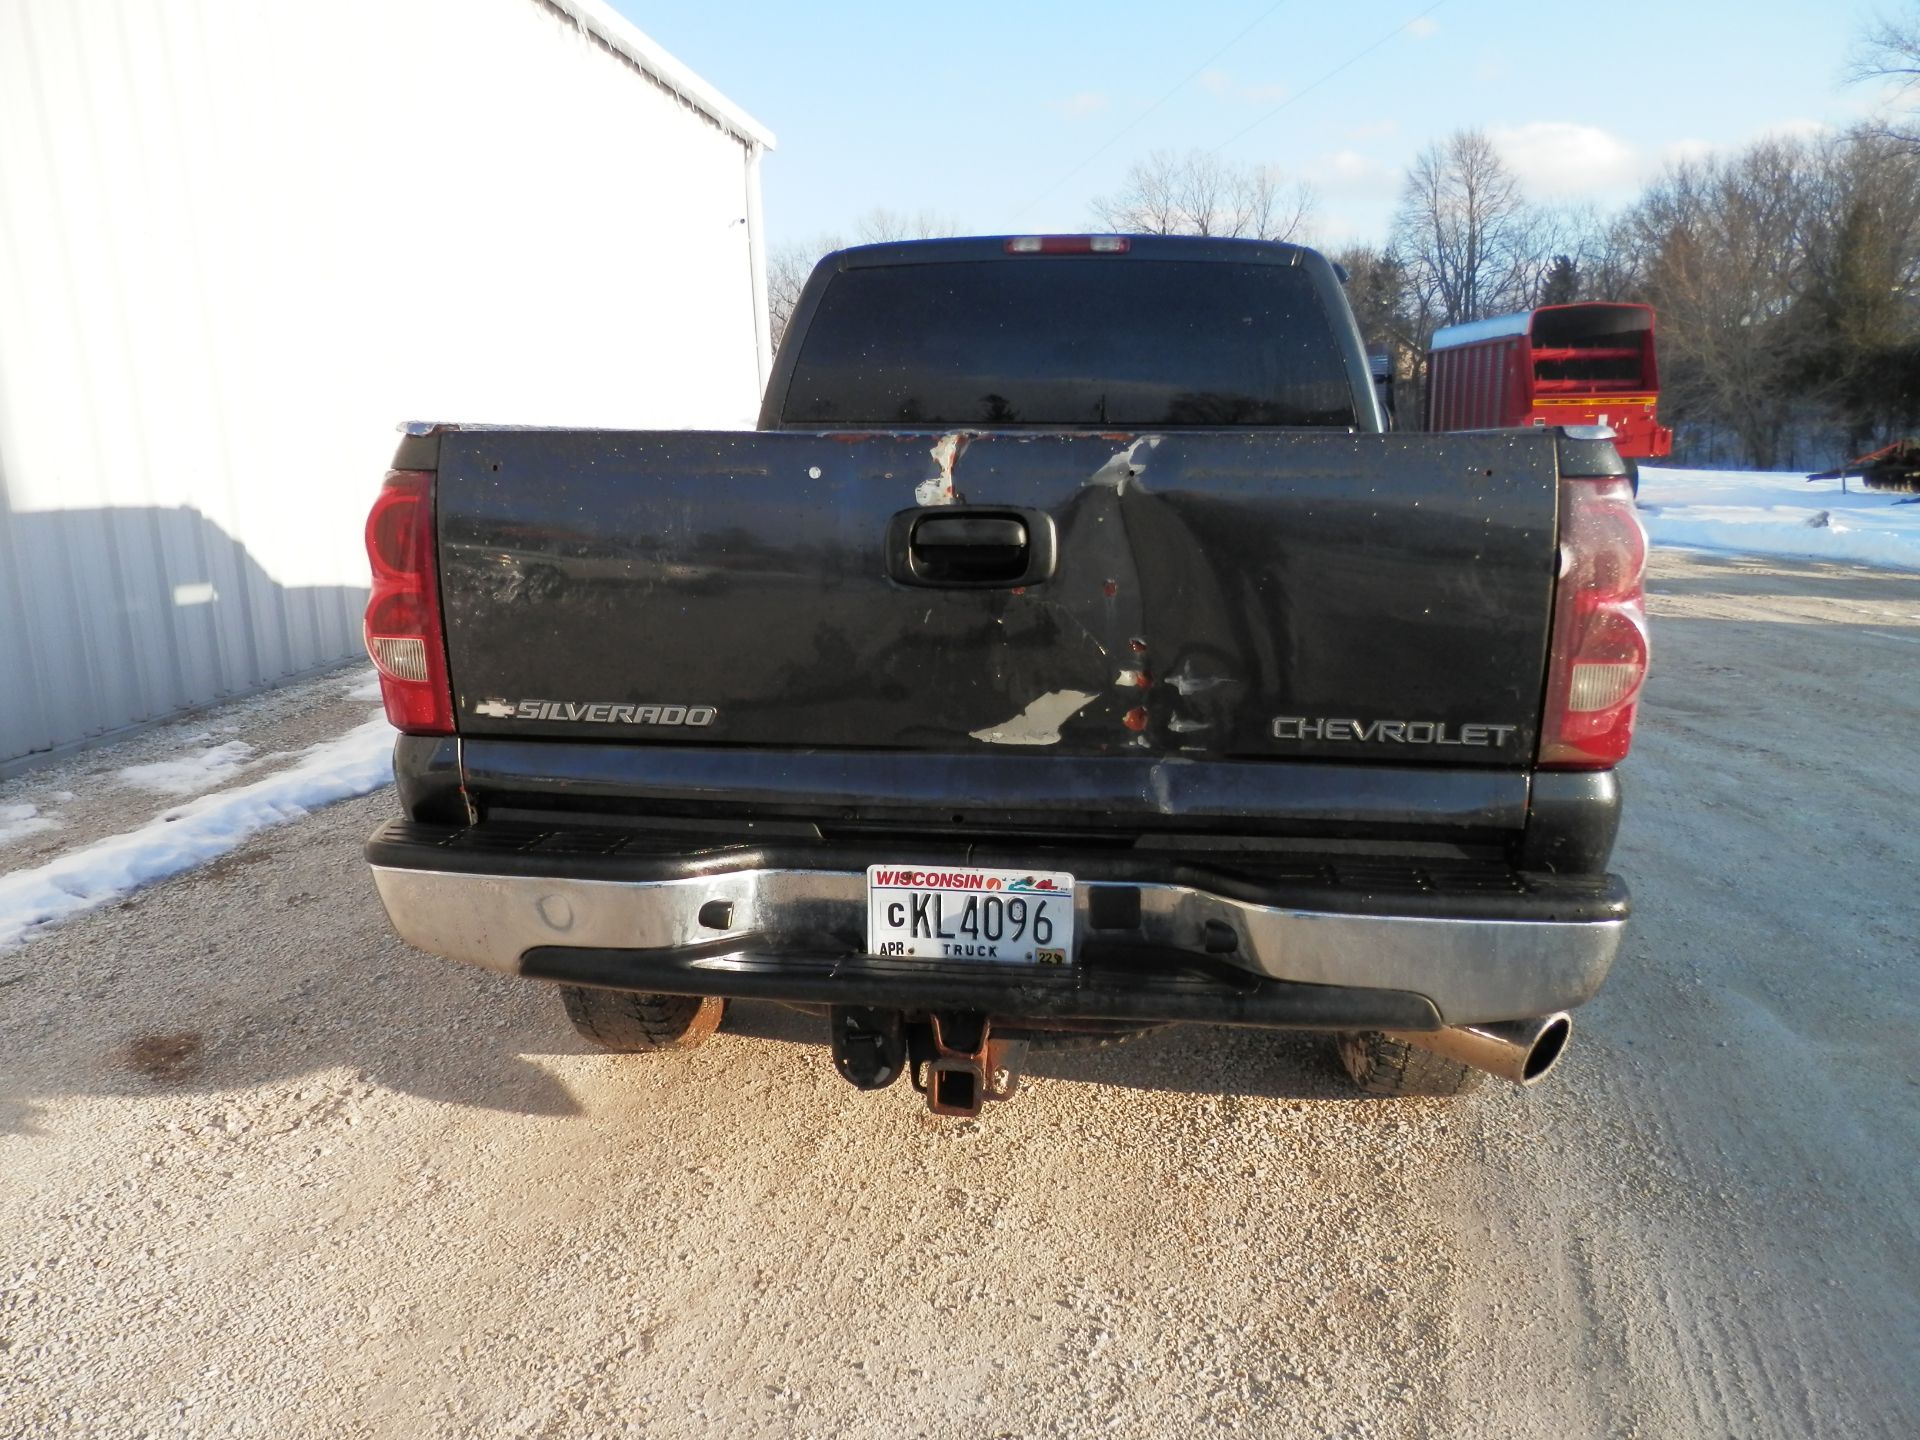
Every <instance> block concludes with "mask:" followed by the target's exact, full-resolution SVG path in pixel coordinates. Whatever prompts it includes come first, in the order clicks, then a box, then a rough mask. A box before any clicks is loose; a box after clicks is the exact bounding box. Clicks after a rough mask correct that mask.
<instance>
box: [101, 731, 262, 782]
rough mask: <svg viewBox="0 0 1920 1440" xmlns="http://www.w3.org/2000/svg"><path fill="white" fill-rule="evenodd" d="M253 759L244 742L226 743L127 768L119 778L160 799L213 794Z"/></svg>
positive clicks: (250, 750) (247, 745) (251, 751)
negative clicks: (206, 792) (156, 792)
mask: <svg viewBox="0 0 1920 1440" xmlns="http://www.w3.org/2000/svg"><path fill="white" fill-rule="evenodd" d="M252 758H253V746H251V745H249V744H247V742H246V741H244V740H229V741H228V742H227V743H226V744H224V745H215V746H212V747H210V748H209V749H206V750H195V751H193V752H191V753H190V754H187V755H182V756H178V757H176V758H174V759H171V760H156V761H154V762H153V763H152V764H150V765H129V766H127V767H126V769H124V770H122V771H121V772H120V778H121V779H122V780H125V781H126V782H127V783H128V784H129V785H137V786H139V787H140V788H141V789H142V790H157V791H159V792H160V793H161V794H163V795H197V794H199V793H200V792H201V791H203V790H216V789H218V788H219V787H220V786H222V785H224V784H226V783H227V781H229V780H231V779H233V778H234V777H235V776H236V775H238V774H239V773H240V772H241V771H242V770H243V769H245V768H246V766H247V762H248V761H250V760H251V759H252Z"/></svg>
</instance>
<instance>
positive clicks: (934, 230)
mask: <svg viewBox="0 0 1920 1440" xmlns="http://www.w3.org/2000/svg"><path fill="white" fill-rule="evenodd" d="M959 224H960V222H959V221H958V220H956V219H954V218H953V217H952V216H951V215H941V214H937V213H936V212H934V211H932V210H916V211H914V212H913V213H912V214H908V213H906V212H904V211H899V210H888V209H885V208H883V207H880V206H876V207H874V208H873V209H871V210H868V211H867V212H866V213H864V214H863V215H861V216H860V218H859V219H858V220H856V221H854V230H855V233H856V234H858V235H859V237H860V243H861V244H863V245H878V244H883V243H885V242H886V241H889V240H931V239H936V238H938V237H940V236H942V235H952V234H955V233H956V232H957V231H958V229H959ZM846 245H847V242H846V241H845V240H843V239H841V238H840V236H838V235H819V236H815V237H814V238H813V239H812V240H805V241H797V242H795V241H789V242H788V243H786V244H784V245H775V246H774V247H773V248H772V249H771V250H769V251H768V252H767V319H768V323H769V331H770V333H771V334H772V336H773V343H774V345H775V346H776V347H778V346H779V344H780V337H781V336H783V335H785V334H786V333H787V322H788V321H789V320H791V319H792V318H793V307H794V306H795V305H797V304H799V303H800V292H801V290H803V289H804V288H805V287H806V283H807V277H808V276H809V275H811V274H813V267H814V266H815V265H818V264H819V263H820V260H821V257H822V256H825V255H830V254H832V253H833V252H834V251H835V250H844V249H845V248H846Z"/></svg>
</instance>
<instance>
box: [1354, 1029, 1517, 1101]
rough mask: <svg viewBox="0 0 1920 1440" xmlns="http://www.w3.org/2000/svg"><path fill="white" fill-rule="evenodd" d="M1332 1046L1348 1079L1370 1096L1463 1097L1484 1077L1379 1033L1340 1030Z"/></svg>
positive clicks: (1470, 1068) (1438, 1056) (1441, 1057)
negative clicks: (1338, 1055) (1338, 1054)
mask: <svg viewBox="0 0 1920 1440" xmlns="http://www.w3.org/2000/svg"><path fill="white" fill-rule="evenodd" d="M1334 1045H1335V1048H1336V1049H1337V1050H1338V1051H1339V1053H1340V1065H1341V1068H1342V1069H1344V1070H1345V1071H1346V1072H1347V1078H1348V1079H1350V1080H1352V1081H1353V1083H1354V1084H1355V1085H1357V1086H1359V1087H1360V1088H1361V1089H1362V1090H1364V1091H1366V1092H1367V1093H1368V1094H1369V1095H1464V1094H1466V1093H1467V1092H1468V1091H1469V1090H1474V1089H1477V1088H1478V1087H1479V1085H1480V1081H1481V1080H1482V1079H1483V1078H1485V1077H1483V1076H1482V1075H1481V1073H1480V1072H1479V1071H1478V1070H1476V1069H1474V1068H1473V1067H1472V1066H1471V1065H1462V1064H1461V1063H1460V1062H1459V1061H1458V1060H1449V1059H1447V1057H1446V1056H1444V1055H1436V1054H1434V1053H1433V1052H1432V1051H1431V1050H1422V1049H1421V1048H1420V1047H1419V1046H1418V1045H1409V1044H1407V1042H1406V1041H1404V1040H1396V1039H1394V1038H1393V1037H1392V1036H1391V1035H1384V1034H1382V1033H1381V1032H1380V1031H1378V1030H1347V1031H1343V1032H1341V1033H1340V1034H1338V1035H1336V1036H1334Z"/></svg>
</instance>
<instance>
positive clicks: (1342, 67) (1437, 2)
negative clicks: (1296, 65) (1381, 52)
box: [1208, 0, 1447, 155]
mask: <svg viewBox="0 0 1920 1440" xmlns="http://www.w3.org/2000/svg"><path fill="white" fill-rule="evenodd" d="M1446 3H1447V0H1434V3H1433V4H1431V5H1429V6H1428V7H1427V8H1426V9H1424V10H1422V11H1421V12H1420V13H1419V14H1418V15H1414V16H1411V17H1409V18H1408V19H1406V20H1403V21H1401V22H1400V24H1398V25H1396V26H1394V27H1393V29H1391V30H1389V31H1387V33H1386V34H1384V35H1382V36H1381V37H1380V38H1379V39H1378V40H1376V41H1374V42H1373V43H1372V44H1371V45H1369V46H1367V48H1366V49H1364V50H1361V51H1358V52H1357V53H1355V54H1353V55H1351V56H1349V57H1348V58H1347V59H1345V60H1343V61H1341V62H1340V63H1339V64H1338V65H1336V66H1334V67H1333V69H1331V70H1329V71H1327V73H1326V74H1324V75H1322V76H1321V77H1320V78H1319V79H1318V80H1315V81H1314V82H1313V83H1312V84H1311V85H1309V86H1307V87H1306V89H1304V90H1300V91H1298V92H1296V93H1294V94H1292V95H1289V96H1288V97H1287V98H1286V99H1284V100H1282V101H1281V102H1280V103H1279V104H1278V105H1276V106H1274V107H1273V108H1272V109H1271V110H1269V111H1267V112H1266V113H1265V114H1264V115H1261V116H1259V117H1258V118H1256V119H1254V120H1252V121H1250V122H1249V123H1248V124H1246V125H1244V126H1242V127H1241V128H1240V129H1238V130H1236V131H1234V132H1233V134H1231V135H1229V136H1228V137H1227V138H1226V139H1225V140H1222V141H1221V142H1220V143H1219V144H1218V145H1216V146H1214V147H1213V149H1212V150H1210V151H1209V152H1208V153H1209V154H1211V155H1218V154H1219V153H1220V152H1221V151H1222V150H1224V149H1226V148H1227V146H1229V145H1231V144H1233V143H1234V141H1236V140H1238V139H1240V138H1241V137H1242V136H1244V135H1247V134H1249V133H1251V132H1252V131H1254V130H1257V129H1259V128H1260V127H1261V126H1262V125H1264V124H1266V123H1267V122H1268V121H1269V120H1271V119H1273V117H1274V116H1276V115H1278V114H1279V113H1280V112H1281V111H1282V110H1285V109H1286V108H1287V107H1288V106H1289V105H1294V104H1297V103H1298V102H1299V101H1302V100H1304V99H1306V98H1307V96H1309V95H1311V94H1312V93H1313V92H1314V91H1316V90H1318V89H1319V88H1320V87H1321V86H1322V85H1324V84H1326V83H1327V82H1328V81H1329V80H1332V79H1334V78H1335V77H1336V76H1338V75H1342V74H1344V73H1345V72H1346V71H1348V70H1351V69H1352V68H1353V67H1354V66H1355V65H1358V64H1359V63H1360V62H1361V61H1362V60H1364V59H1366V58H1367V56H1369V55H1371V54H1373V52H1374V51H1376V50H1378V49H1379V48H1380V47H1381V46H1382V45H1385V44H1386V43H1387V42H1388V41H1389V40H1391V39H1393V38H1394V36H1396V35H1399V34H1401V33H1402V32H1404V31H1406V30H1409V29H1411V28H1412V27H1413V26H1415V25H1417V24H1419V23H1420V22H1421V21H1422V20H1424V19H1426V18H1427V16H1429V15H1431V14H1433V12H1434V11H1436V10H1438V9H1439V8H1440V7H1441V6H1442V5H1445V4H1446Z"/></svg>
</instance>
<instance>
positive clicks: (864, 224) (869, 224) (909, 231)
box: [853, 206, 960, 245]
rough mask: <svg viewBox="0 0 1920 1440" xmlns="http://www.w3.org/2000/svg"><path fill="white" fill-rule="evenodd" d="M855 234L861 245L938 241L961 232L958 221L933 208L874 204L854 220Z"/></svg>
mask: <svg viewBox="0 0 1920 1440" xmlns="http://www.w3.org/2000/svg"><path fill="white" fill-rule="evenodd" d="M853 229H854V233H855V234H856V235H858V236H859V237H860V243H861V244H862V245H880V244H884V243H885V242H887V241H889V240H937V239H939V238H940V237H942V236H944V235H957V234H959V233H960V222H959V220H957V219H956V218H955V217H953V216H952V215H942V214H940V213H938V212H937V211H933V210H915V211H914V212H913V213H911V214H908V213H907V212H906V211H904V210H888V209H886V208H885V207H884V206H875V207H874V208H873V209H871V210H869V211H867V212H866V213H865V214H863V215H862V216H861V217H860V218H859V219H858V220H856V221H854V222H853Z"/></svg>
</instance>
